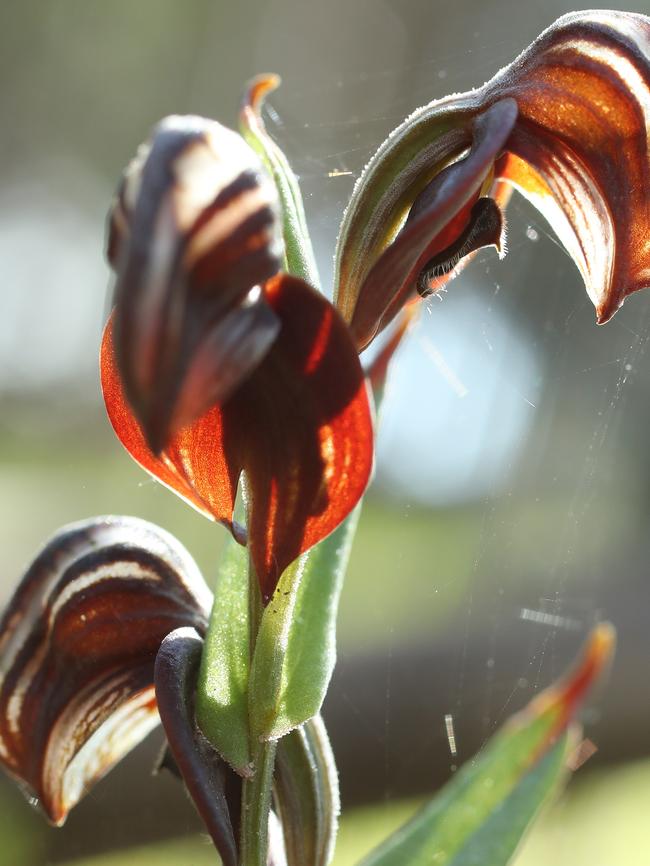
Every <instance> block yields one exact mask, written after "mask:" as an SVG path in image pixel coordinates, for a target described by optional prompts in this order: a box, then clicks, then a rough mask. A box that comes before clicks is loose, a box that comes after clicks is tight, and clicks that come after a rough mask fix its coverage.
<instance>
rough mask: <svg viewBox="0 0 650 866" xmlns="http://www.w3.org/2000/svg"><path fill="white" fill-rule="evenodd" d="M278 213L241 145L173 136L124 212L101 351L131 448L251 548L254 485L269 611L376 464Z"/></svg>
mask: <svg viewBox="0 0 650 866" xmlns="http://www.w3.org/2000/svg"><path fill="white" fill-rule="evenodd" d="M277 210H278V205H277V196H276V193H275V188H274V187H273V185H272V184H271V183H270V181H269V180H268V178H267V177H266V174H265V171H264V169H263V168H262V166H261V164H260V162H259V159H258V158H257V157H256V155H255V154H254V152H253V151H252V149H251V148H250V147H249V146H248V145H247V144H246V143H245V142H244V140H243V139H242V138H240V137H239V136H238V135H236V134H235V133H234V132H231V131H230V130H227V129H225V127H222V126H221V125H220V124H218V123H216V122H214V121H208V120H203V119H200V118H170V119H168V120H167V121H164V122H163V123H161V124H159V125H158V127H156V129H155V130H154V133H153V137H152V140H151V142H150V143H149V144H147V145H145V146H144V147H143V148H141V150H140V152H139V155H138V157H136V160H135V161H134V163H132V165H131V166H130V167H129V168H128V169H127V172H126V174H125V178H124V180H123V183H122V185H121V187H120V190H119V192H118V196H117V199H116V202H115V204H114V207H113V211H112V215H111V231H110V238H109V259H110V261H111V263H112V264H113V266H114V267H115V269H116V273H117V285H116V292H115V311H114V314H113V316H112V319H111V321H109V324H108V325H107V328H106V331H105V334H104V340H103V345H102V353H101V375H102V387H103V391H104V398H105V401H106V406H107V409H108V414H109V417H110V420H111V423H112V424H113V427H114V429H115V431H116V433H117V435H118V436H119V438H120V439H121V440H122V442H123V444H124V445H125V447H126V448H127V449H128V450H129V452H130V453H131V454H132V456H133V457H135V459H136V460H137V461H138V462H139V463H140V464H141V465H142V466H144V468H145V469H147V470H148V471H149V472H151V473H152V474H153V475H154V476H156V477H157V478H159V479H160V480H161V481H162V482H164V483H165V484H167V485H168V486H169V487H171V488H172V489H173V490H174V491H175V492H177V493H178V494H180V495H181V496H183V497H184V498H185V499H186V500H187V501H189V502H190V503H191V504H192V505H194V506H195V507H196V508H197V509H198V510H200V511H201V512H203V513H204V514H206V515H207V516H209V517H211V518H213V519H216V520H218V521H220V522H221V523H223V524H224V525H226V526H227V527H228V528H230V529H231V530H232V531H233V533H234V534H235V536H236V537H237V538H238V539H239V540H241V541H245V540H246V534H245V532H244V530H243V528H242V527H239V526H236V525H235V524H234V523H233V510H234V504H235V496H236V491H237V485H238V482H239V478H240V475H241V474H242V473H244V475H245V477H246V490H247V500H248V524H247V530H248V537H249V541H250V549H251V556H252V559H253V563H254V565H255V569H256V571H257V575H258V577H259V581H260V587H261V591H262V596H263V598H264V600H265V601H268V599H269V598H270V596H271V595H272V593H273V591H274V589H275V586H276V584H277V581H278V579H279V576H280V574H281V573H282V571H283V570H284V568H286V566H287V565H289V563H291V562H292V561H293V560H294V559H296V557H298V556H299V555H300V554H301V553H302V552H303V551H305V550H307V549H308V548H309V547H311V546H312V545H314V544H316V542H318V541H319V540H320V539H321V538H323V537H324V536H326V535H328V534H329V533H330V532H331V531H332V530H333V529H334V528H335V527H336V526H338V524H339V523H340V522H341V521H342V520H343V519H344V518H345V517H346V515H347V514H348V513H349V512H350V511H351V510H352V508H354V506H355V505H356V503H357V501H358V500H359V498H360V497H361V495H362V493H363V491H364V489H365V487H366V484H367V482H368V478H369V475H370V471H371V468H372V454H373V448H372V419H371V411H370V405H369V400H368V393H367V389H366V386H365V382H364V377H363V371H362V369H361V365H360V362H359V359H358V356H357V352H356V349H355V346H354V343H353V341H352V338H351V336H350V334H349V331H348V328H347V327H346V325H345V323H344V322H343V320H342V318H341V316H340V314H339V313H338V312H337V310H336V309H335V308H334V307H333V306H332V305H331V304H330V303H329V301H328V300H327V299H326V298H325V297H324V296H323V295H321V294H319V293H318V292H317V291H316V290H315V289H313V288H312V287H311V286H309V285H307V283H305V282H304V281H303V280H301V279H299V278H298V277H295V276H290V275H288V274H286V273H279V272H278V268H279V252H280V251H281V248H279V247H278V244H279V243H280V241H279V239H278V236H277V222H278V220H277V213H276V212H277Z"/></svg>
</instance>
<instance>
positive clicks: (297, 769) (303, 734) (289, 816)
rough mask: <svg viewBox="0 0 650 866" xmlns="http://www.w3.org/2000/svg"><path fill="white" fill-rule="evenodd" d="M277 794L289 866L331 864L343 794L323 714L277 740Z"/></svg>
mask: <svg viewBox="0 0 650 866" xmlns="http://www.w3.org/2000/svg"><path fill="white" fill-rule="evenodd" d="M274 798H275V805H276V811H277V813H278V817H279V818H280V821H281V823H282V826H283V829H284V841H285V849H286V856H287V866H305V864H306V863H309V864H310V866H328V864H329V863H330V861H331V859H332V856H333V854H334V844H335V842H336V832H337V829H338V816H339V812H340V798H339V788H338V774H337V772H336V765H335V763H334V755H333V754H332V748H331V746H330V742H329V739H328V736H327V731H326V730H325V725H324V724H323V720H322V718H321V717H320V715H318V716H314V718H313V719H310V720H309V721H308V722H305V724H304V725H301V727H299V728H296V729H295V730H293V731H291V733H290V734H287V736H286V737H283V738H282V739H281V740H280V741H279V743H278V750H277V753H276V765H275V777H274Z"/></svg>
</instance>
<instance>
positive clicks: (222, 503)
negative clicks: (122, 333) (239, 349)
mask: <svg viewBox="0 0 650 866" xmlns="http://www.w3.org/2000/svg"><path fill="white" fill-rule="evenodd" d="M100 372H101V384H102V391H103V394H104V402H105V404H106V411H107V413H108V417H109V419H110V422H111V424H112V425H113V429H114V430H115V433H116V434H117V436H118V438H119V440H120V441H121V442H122V444H123V445H124V447H125V448H126V450H127V451H128V452H129V454H130V455H131V456H132V457H133V458H134V460H136V461H137V462H138V463H139V464H140V466H142V467H143V469H146V470H147V472H150V473H151V474H152V475H153V476H154V477H155V478H157V479H158V481H161V482H162V483H163V484H165V485H166V486H167V487H169V488H170V489H171V490H173V491H174V492H175V493H177V494H178V495H179V496H181V497H182V498H183V499H185V500H187V502H189V503H190V505H193V506H194V507H195V508H196V509H197V510H198V511H201V512H202V513H203V514H204V515H205V516H206V517H209V518H211V519H213V520H218V521H220V522H221V523H223V524H224V525H225V526H227V527H228V528H232V512H233V508H234V504H235V493H236V488H237V479H238V477H239V472H238V471H234V470H231V469H229V467H228V463H227V461H226V457H225V455H224V453H223V449H222V444H221V443H222V423H223V422H222V416H221V410H220V409H219V408H218V407H214V408H212V409H210V410H209V411H208V412H205V413H204V414H203V415H201V417H200V418H198V419H197V420H196V421H195V422H194V423H193V424H191V425H189V426H188V427H184V428H183V429H182V430H180V432H178V433H177V434H176V435H175V436H173V437H172V439H171V441H170V442H169V444H168V445H167V447H166V448H165V449H164V450H163V451H162V452H161V453H160V455H156V454H154V453H153V451H152V450H151V449H150V448H149V445H148V444H147V441H146V439H145V436H144V433H143V432H142V428H141V426H140V424H139V423H138V421H137V419H136V417H135V415H134V414H133V410H132V409H131V407H130V405H129V403H128V401H127V400H126V397H125V396H124V390H123V387H122V380H121V378H120V373H119V370H118V368H117V363H116V361H115V351H114V348H113V317H111V318H110V319H109V321H108V323H107V325H106V328H105V329H104V336H103V339H102V347H101V355H100Z"/></svg>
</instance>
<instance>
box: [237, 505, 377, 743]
mask: <svg viewBox="0 0 650 866" xmlns="http://www.w3.org/2000/svg"><path fill="white" fill-rule="evenodd" d="M359 513H360V506H359V505H358V506H357V507H356V508H355V510H354V511H353V512H352V513H351V514H350V515H349V516H348V517H347V518H346V519H345V520H344V521H343V523H342V524H341V525H340V526H339V527H338V528H337V529H335V530H334V532H332V534H331V535H329V536H328V537H327V538H325V539H324V540H323V541H321V542H320V544H318V545H316V547H313V548H312V549H311V550H309V551H308V552H307V553H305V554H303V556H301V557H300V559H298V560H296V562H295V563H293V565H291V566H290V567H289V568H287V569H286V571H285V572H284V574H283V575H282V577H281V578H280V581H279V583H278V586H277V588H276V590H275V593H274V594H273V596H272V597H271V600H270V601H269V603H268V604H267V606H266V608H265V609H264V613H263V615H262V621H261V624H260V629H259V632H258V636H257V642H256V644H255V653H254V656H253V664H252V668H251V679H250V694H249V713H250V724H251V735H252V736H253V737H257V738H260V739H263V740H274V739H278V738H279V737H282V736H284V735H285V734H287V733H288V732H289V731H291V730H293V729H294V728H296V727H298V726H299V725H302V724H303V723H304V722H306V721H307V720H308V719H310V718H312V716H315V715H316V713H318V712H319V711H320V708H321V706H322V703H323V700H324V698H325V694H326V692H327V687H328V685H329V681H330V679H331V676H332V671H333V670H334V664H335V661H336V615H337V611H338V603H339V597H340V594H341V587H342V584H343V577H344V575H345V570H346V567H347V564H348V560H349V558H350V550H351V546H352V539H353V537H354V532H355V530H356V526H357V521H358V519H359Z"/></svg>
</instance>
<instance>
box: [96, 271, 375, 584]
mask: <svg viewBox="0 0 650 866" xmlns="http://www.w3.org/2000/svg"><path fill="white" fill-rule="evenodd" d="M264 297H265V301H266V303H267V304H268V305H269V307H270V308H271V309H272V310H273V312H274V314H275V316H276V317H277V318H278V320H279V321H280V322H281V327H282V331H281V336H280V338H279V339H278V340H276V342H275V343H274V344H273V346H272V347H271V349H270V350H269V352H268V353H267V355H266V356H265V358H264V360H263V361H262V362H261V363H260V364H259V365H258V367H257V368H256V369H255V371H254V372H253V373H252V374H251V375H250V376H249V377H248V379H247V380H246V381H245V382H243V383H241V384H240V386H239V387H238V389H237V390H236V392H235V394H234V395H233V396H232V397H231V398H230V399H229V400H227V401H226V402H225V403H224V404H223V405H222V406H220V407H219V406H215V407H213V408H212V409H210V410H209V411H208V412H206V413H205V414H204V415H202V416H201V417H200V418H199V419H198V420H197V421H195V422H194V423H193V424H191V425H189V426H188V427H185V428H184V429H182V430H181V431H179V432H178V433H177V434H176V435H175V436H174V437H172V439H171V441H170V442H169V444H168V445H167V447H166V448H165V449H164V450H163V451H162V453H161V454H160V455H155V454H154V453H153V452H152V451H151V449H150V448H149V446H148V444H147V441H146V439H145V437H144V435H143V433H142V430H141V428H140V426H139V424H138V421H137V419H136V418H135V416H134V414H133V412H132V411H131V409H130V407H129V405H128V403H127V401H126V400H125V398H124V394H123V391H122V387H121V382H120V377H119V371H118V370H117V366H116V364H115V360H114V355H113V350H112V344H111V332H110V327H107V329H106V332H105V335H104V341H103V345H102V363H101V367H102V387H103V390H104V399H105V402H106V408H107V411H108V415H109V418H110V420H111V423H112V425H113V428H114V429H115V432H116V433H117V435H118V437H119V438H120V439H121V441H122V443H123V444H124V446H125V447H126V449H127V450H128V451H129V453H130V454H131V455H132V456H133V457H134V458H135V459H136V460H137V461H138V462H139V463H140V464H141V465H142V466H143V467H144V468H145V469H147V471H149V472H151V474H152V475H154V476H155V477H156V478H158V479H160V480H161V481H162V482H163V483H165V484H166V485H168V486H169V487H170V488H171V489H172V490H174V491H175V492H176V493H178V494H179V495H180V496H182V497H183V498H185V499H186V500H187V501H189V502H190V503H191V504H192V505H194V506H195V507H196V508H198V509H199V510H200V511H202V512H203V513H204V514H206V515H208V516H210V517H212V518H213V519H216V520H218V521H220V522H222V523H223V524H225V525H226V526H228V527H229V528H231V529H232V528H233V524H232V515H233V508H234V501H235V493H236V487H237V482H238V479H239V476H240V474H241V473H242V472H244V473H245V475H246V478H247V483H248V492H249V494H250V499H249V524H248V534H249V539H250V546H251V554H252V557H253V561H254V563H255V567H256V569H257V573H258V577H259V579H260V586H261V589H262V595H263V597H264V599H265V600H268V599H269V598H270V596H271V595H272V593H273V591H274V589H275V586H276V584H277V581H278V579H279V577H280V574H281V573H282V571H283V570H284V569H285V568H286V566H287V565H289V563H291V562H292V561H293V560H294V559H295V558H296V557H298V556H299V555H300V554H301V553H303V552H304V551H305V550H307V549H308V548H310V547H312V546H313V545H314V544H316V543H317V542H318V541H320V540H321V539H322V538H324V537H325V536H326V535H329V533H330V532H332V530H333V529H335V528H336V527H337V526H338V525H339V523H340V522H341V521H342V520H343V519H344V518H345V517H346V516H347V514H349V512H350V511H351V510H352V509H353V508H354V506H355V505H356V503H357V502H358V500H359V499H360V497H361V495H362V494H363V492H364V490H365V488H366V485H367V483H368V479H369V477H370V472H371V470H372V461H373V429H372V411H371V408H370V401H369V396H368V393H367V390H366V385H365V381H364V376H363V371H362V369H361V364H360V362H359V358H358V356H357V352H356V349H355V347H354V344H353V343H352V340H351V338H350V334H349V331H348V329H347V327H346V325H345V323H344V322H343V320H342V319H341V317H340V315H339V314H338V313H337V312H336V310H335V309H334V307H333V306H332V305H331V304H330V303H329V302H328V301H327V300H326V299H325V298H324V297H323V296H322V295H320V294H319V293H318V292H316V291H315V290H314V289H312V288H311V287H310V286H308V285H307V284H306V283H305V282H303V281H302V280H300V279H298V278H296V277H291V276H288V275H286V274H282V275H281V276H278V277H276V278H275V279H273V280H270V281H269V282H268V283H266V285H265V287H264ZM235 531H236V533H237V536H238V538H240V539H242V533H241V530H240V529H239V528H237V527H235Z"/></svg>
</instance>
